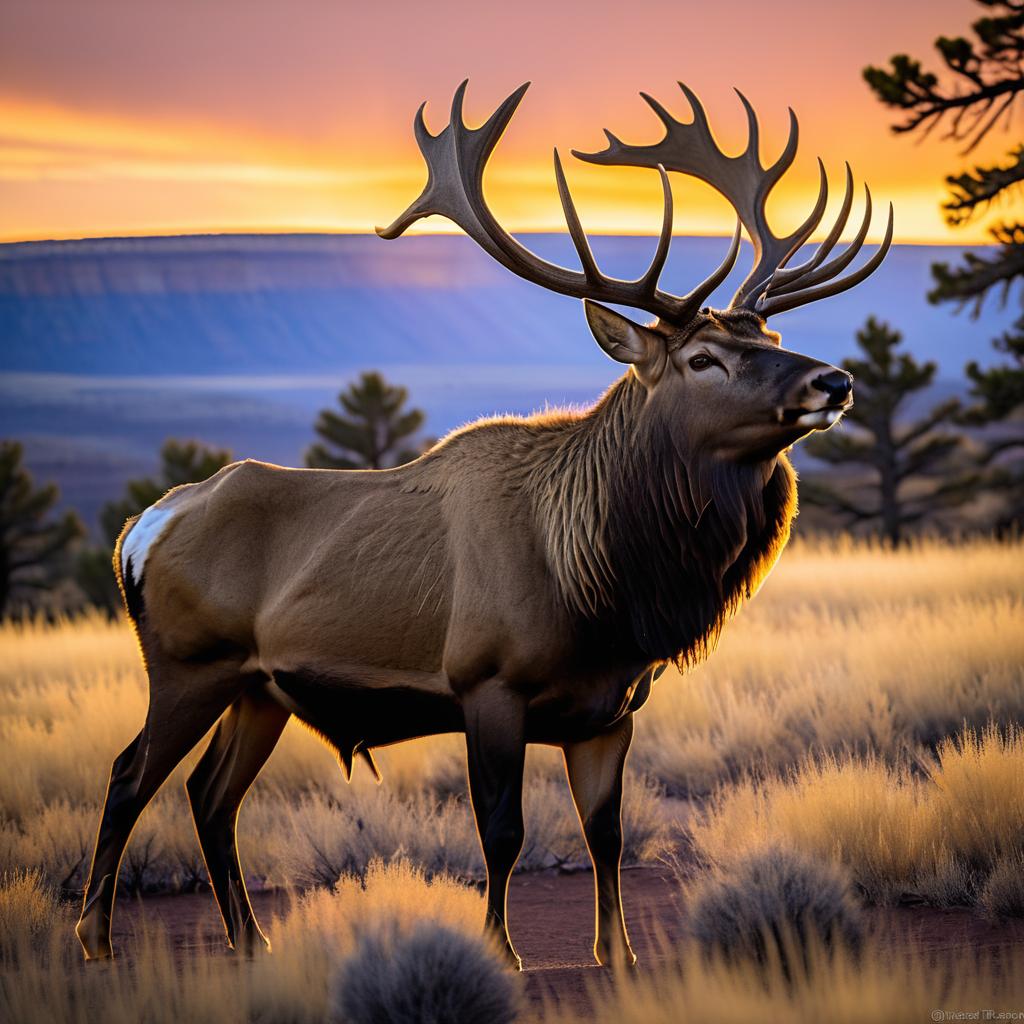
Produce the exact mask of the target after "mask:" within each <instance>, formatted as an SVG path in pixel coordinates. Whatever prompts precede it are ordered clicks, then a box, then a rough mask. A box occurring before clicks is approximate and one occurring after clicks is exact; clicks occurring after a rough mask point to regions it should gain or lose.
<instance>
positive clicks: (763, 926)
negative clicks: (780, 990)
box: [687, 847, 863, 976]
mask: <svg viewBox="0 0 1024 1024" xmlns="http://www.w3.org/2000/svg"><path fill="white" fill-rule="evenodd" d="M687 896H688V904H689V910H690V915H691V919H690V930H691V932H692V934H693V936H694V938H695V939H696V941H697V943H698V945H699V947H700V949H701V951H702V952H703V953H704V954H705V955H706V956H707V957H709V958H721V959H723V960H725V961H728V962H730V963H735V962H738V961H741V960H752V961H755V962H757V963H760V964H768V963H771V962H778V963H779V964H780V965H781V967H782V969H783V972H784V973H785V974H786V975H787V976H789V975H790V974H791V973H792V970H793V968H794V967H795V966H796V964H797V963H802V964H803V965H804V966H805V967H806V966H807V965H808V964H809V963H810V960H811V958H812V956H813V954H814V952H815V951H816V950H817V949H819V948H823V949H825V950H826V951H827V950H832V949H833V948H835V947H836V946H841V947H842V948H843V949H844V950H847V951H850V952H854V953H855V952H856V951H857V950H859V949H860V946H861V942H862V939H863V926H862V921H861V914H860V908H859V906H858V905H857V903H856V902H855V900H854V899H853V896H852V894H851V892H850V885H849V881H848V880H847V877H846V876H845V875H844V874H843V873H842V871H841V869H839V868H838V867H836V866H834V865H833V864H831V863H829V862H827V861H820V860H816V859H812V858H810V857H807V856H806V855H804V854H801V853H798V852H796V851H794V850H787V849H783V848H781V847H774V848H768V849H762V850H757V851H754V852H752V853H749V854H747V855H745V856H743V857H739V858H737V859H735V860H733V861H731V862H730V863H729V864H728V866H727V867H719V868H714V869H712V870H711V871H710V872H708V873H707V874H705V875H703V876H702V877H700V878H699V879H697V880H696V881H694V882H692V883H691V884H690V885H689V887H688V889H687Z"/></svg>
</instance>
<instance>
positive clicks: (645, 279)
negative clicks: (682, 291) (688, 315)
mask: <svg viewBox="0 0 1024 1024" xmlns="http://www.w3.org/2000/svg"><path fill="white" fill-rule="evenodd" d="M658 174H659V176H660V177H661V193H662V211H663V212H662V216H661V232H660V233H659V235H658V247H657V248H656V249H655V250H654V255H653V256H652V257H651V265H650V266H649V267H648V268H647V270H646V271H645V272H644V273H643V275H642V276H641V277H640V279H639V280H638V281H637V284H638V285H639V286H640V289H641V290H642V291H645V292H647V294H649V295H653V294H654V293H655V292H656V291H657V290H658V281H659V280H660V279H661V272H662V271H663V270H664V269H665V261H666V260H667V259H668V250H669V247H670V246H671V245H672V219H673V217H674V216H675V207H674V203H673V199H672V183H671V182H670V181H669V180H668V174H667V173H666V172H665V168H664V167H662V166H661V164H658ZM688 298H689V296H687V298H686V299H684V300H683V302H684V304H685V303H686V301H687V299H688Z"/></svg>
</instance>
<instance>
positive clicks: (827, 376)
mask: <svg viewBox="0 0 1024 1024" xmlns="http://www.w3.org/2000/svg"><path fill="white" fill-rule="evenodd" d="M811 384H812V385H813V386H814V387H816V388H817V389H818V390H819V391H824V392H825V394H826V395H828V403H829V405H842V404H843V403H844V402H845V401H846V400H847V399H848V398H849V397H850V394H851V392H852V391H853V377H851V376H850V375H849V374H848V373H847V372H846V371H845V370H832V371H831V372H830V373H823V374H822V375H821V376H820V377H816V378H815V379H814V380H812V381H811Z"/></svg>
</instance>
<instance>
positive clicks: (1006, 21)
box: [864, 0, 1024, 526]
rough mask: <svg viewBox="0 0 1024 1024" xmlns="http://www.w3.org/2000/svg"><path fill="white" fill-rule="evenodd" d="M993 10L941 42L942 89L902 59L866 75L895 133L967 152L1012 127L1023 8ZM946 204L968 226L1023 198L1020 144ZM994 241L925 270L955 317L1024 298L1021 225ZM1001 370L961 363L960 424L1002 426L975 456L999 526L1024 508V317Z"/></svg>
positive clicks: (1023, 62) (1007, 225)
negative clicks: (898, 119)
mask: <svg viewBox="0 0 1024 1024" xmlns="http://www.w3.org/2000/svg"><path fill="white" fill-rule="evenodd" d="M977 2H978V3H979V4H981V6H983V7H985V8H986V9H987V10H988V11H990V12H991V14H990V15H989V16H986V17H983V18H980V19H979V20H978V21H976V22H975V23H974V24H973V25H972V26H971V27H972V30H973V33H974V38H973V39H965V38H963V37H960V36H958V37H955V38H952V39H950V38H946V37H945V36H941V37H939V39H937V40H936V42H935V47H936V49H937V50H938V52H939V56H940V58H941V59H942V62H943V64H944V65H945V68H946V71H947V72H948V77H949V83H948V84H945V85H943V84H940V81H939V77H938V76H937V75H936V74H934V73H933V72H929V71H925V70H924V69H923V68H922V67H921V64H920V62H919V61H917V60H914V59H913V58H911V57H908V56H906V55H905V54H900V55H897V56H895V57H893V58H892V59H891V65H892V66H891V68H890V69H889V70H884V69H881V68H875V67H869V68H866V69H865V70H864V77H865V79H866V80H867V83H868V85H869V86H870V87H871V88H872V89H873V90H874V92H875V94H876V95H877V96H878V98H879V99H880V100H881V101H882V102H883V103H885V104H886V105H887V106H890V107H894V108H896V109H899V110H903V111H905V112H906V114H907V117H906V120H904V121H903V122H902V123H901V124H897V125H895V126H894V129H893V130H894V131H896V132H910V133H914V132H917V133H919V134H920V135H922V136H924V135H927V134H928V133H929V132H931V131H932V130H933V129H934V128H935V127H936V126H937V125H939V124H940V123H944V124H946V125H947V131H946V135H945V136H944V137H945V138H947V139H950V140H951V141H954V142H960V143H964V144H965V149H964V152H965V153H968V152H970V151H971V150H972V149H974V147H975V146H977V145H978V143H979V142H980V141H981V140H982V139H983V138H985V136H986V135H987V134H988V133H989V132H990V131H991V130H992V129H993V128H994V127H995V126H996V125H997V124H998V123H999V122H1000V121H1003V122H1005V124H1006V125H1007V127H1008V126H1009V123H1010V119H1011V117H1012V115H1013V112H1014V106H1015V102H1016V100H1017V99H1018V98H1019V97H1021V96H1022V95H1024V0H977ZM946 184H947V185H949V188H950V196H949V198H948V199H947V200H946V202H945V203H943V207H942V208H943V210H944V211H945V215H946V221H947V223H949V224H951V225H954V226H959V225H964V224H968V223H970V222H971V221H972V220H974V219H975V218H976V217H978V216H980V215H982V214H983V213H985V212H987V211H988V210H990V209H991V208H992V207H993V206H994V205H996V204H999V203H1005V202H1009V201H1012V200H1013V199H1015V198H1016V199H1019V198H1020V196H1021V195H1022V192H1024V145H1020V144H1018V145H1016V146H1014V147H1012V148H1011V149H1010V151H1009V153H1008V155H1007V158H1006V160H1005V161H1004V162H1003V163H1001V164H998V165H996V166H989V167H981V166H979V167H975V168H974V169H973V170H969V171H965V172H963V173H961V174H956V175H949V176H948V177H947V178H946ZM989 234H990V235H991V237H992V240H993V242H994V243H995V246H994V251H993V253H992V254H991V255H989V254H986V255H978V254H976V253H964V254H963V257H962V262H961V263H960V265H959V266H957V267H953V268H951V267H950V265H949V264H948V263H936V264H933V266H932V277H933V279H934V281H935V286H934V288H933V289H932V290H931V291H930V292H929V293H928V300H929V301H930V302H933V303H942V302H953V303H955V304H956V306H957V308H958V309H962V308H964V307H965V306H968V305H970V306H971V309H972V315H974V316H977V315H978V313H979V312H980V310H981V306H982V303H983V301H984V299H985V296H986V295H987V294H988V293H989V292H990V291H991V290H998V292H999V295H1000V298H1001V299H1002V301H1003V302H1006V301H1007V299H1008V297H1009V295H1010V293H1011V292H1012V291H1014V290H1015V289H1016V290H1017V292H1018V294H1019V297H1020V298H1022V299H1024V288H1021V287H1020V286H1021V285H1022V283H1024V222H1022V221H1021V220H1020V219H1019V216H1018V217H1014V218H1012V219H1005V220H1001V221H999V222H997V223H995V224H994V225H993V226H991V227H990V228H989ZM993 346H994V347H995V349H996V351H997V352H1000V353H1003V354H1005V355H1008V356H1009V357H1010V360H1009V362H1008V363H1003V364H1000V365H997V366H994V367H992V368H990V369H982V368H981V367H980V366H979V365H978V364H977V362H971V363H968V365H967V367H966V372H967V376H968V378H969V379H970V381H971V384H972V388H971V395H972V397H973V398H974V399H975V403H974V405H973V406H971V407H970V408H969V409H968V410H967V411H966V413H965V421H966V422H969V423H973V424H976V425H983V424H993V423H1000V424H1002V428H1003V429H1001V430H998V431H996V432H995V433H994V434H993V435H992V437H991V439H990V441H989V443H988V445H987V447H986V451H985V454H984V456H983V457H982V462H983V464H984V465H985V466H986V467H988V471H987V473H986V477H985V484H986V486H988V487H989V488H992V489H995V490H1000V491H1002V492H1003V494H1004V497H1005V499H1006V501H1005V512H1004V514H1003V516H1002V517H1001V520H1000V521H999V522H998V523H997V525H1003V526H1005V525H1009V524H1011V523H1013V522H1015V521H1018V520H1019V517H1020V514H1021V513H1020V509H1021V505H1022V503H1024V464H1022V462H1024V460H1022V459H1021V452H1022V449H1024V429H1022V424H1024V316H1021V318H1020V319H1018V320H1017V321H1016V323H1015V324H1014V325H1013V327H1012V328H1011V330H1010V331H1008V332H1007V333H1005V334H1003V335H1002V336H1001V337H999V338H996V339H995V340H994V342H993Z"/></svg>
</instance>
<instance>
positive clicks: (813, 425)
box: [780, 402, 853, 430]
mask: <svg viewBox="0 0 1024 1024" xmlns="http://www.w3.org/2000/svg"><path fill="white" fill-rule="evenodd" d="M851 405H853V402H844V403H843V404H842V405H826V406H824V407H823V408H821V409H803V408H796V409H783V410H782V416H781V417H780V420H781V422H782V424H783V426H787V427H804V428H806V429H808V430H828V428H829V427H831V426H833V425H834V424H835V423H837V422H838V420H839V418H840V417H841V416H842V415H843V413H844V412H846V410H847V409H849V408H850V406H851Z"/></svg>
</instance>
